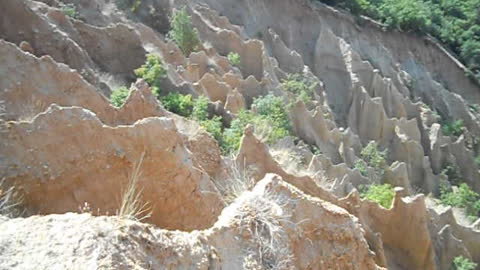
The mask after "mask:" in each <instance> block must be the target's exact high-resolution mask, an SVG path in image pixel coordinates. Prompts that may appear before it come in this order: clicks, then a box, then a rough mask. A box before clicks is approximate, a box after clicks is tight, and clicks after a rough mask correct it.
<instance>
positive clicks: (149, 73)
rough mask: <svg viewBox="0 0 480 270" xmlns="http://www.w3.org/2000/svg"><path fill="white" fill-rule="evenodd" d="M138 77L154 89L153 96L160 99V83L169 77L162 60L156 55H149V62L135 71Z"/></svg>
mask: <svg viewBox="0 0 480 270" xmlns="http://www.w3.org/2000/svg"><path fill="white" fill-rule="evenodd" d="M135 75H137V77H139V78H142V79H144V80H145V81H146V82H147V83H148V84H149V85H150V87H151V88H152V92H153V94H155V96H156V97H157V98H160V83H161V82H162V79H163V78H165V76H166V75H167V70H166V69H165V68H164V66H163V63H162V59H161V58H160V56H158V55H156V54H148V55H147V61H146V62H145V64H143V65H142V66H141V67H139V68H138V69H136V70H135Z"/></svg>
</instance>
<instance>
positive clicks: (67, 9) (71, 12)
mask: <svg viewBox="0 0 480 270" xmlns="http://www.w3.org/2000/svg"><path fill="white" fill-rule="evenodd" d="M61 9H62V12H63V13H64V14H65V15H67V16H68V17H70V18H74V19H76V18H77V17H78V13H77V8H76V7H75V5H74V4H64V3H62V4H61Z"/></svg>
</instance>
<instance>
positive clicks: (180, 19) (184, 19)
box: [169, 7, 200, 56]
mask: <svg viewBox="0 0 480 270" xmlns="http://www.w3.org/2000/svg"><path fill="white" fill-rule="evenodd" d="M170 28H171V30H170V32H169V37H170V38H171V39H172V40H173V41H175V43H177V45H178V47H179V48H180V50H182V52H183V54H184V55H185V56H188V55H190V53H192V52H194V51H196V50H197V48H198V45H200V39H199V37H198V31H197V29H195V28H194V27H193V24H192V18H191V17H190V16H189V15H188V13H187V9H186V7H183V8H182V9H180V10H176V11H175V12H174V14H173V17H172V20H171V22H170Z"/></svg>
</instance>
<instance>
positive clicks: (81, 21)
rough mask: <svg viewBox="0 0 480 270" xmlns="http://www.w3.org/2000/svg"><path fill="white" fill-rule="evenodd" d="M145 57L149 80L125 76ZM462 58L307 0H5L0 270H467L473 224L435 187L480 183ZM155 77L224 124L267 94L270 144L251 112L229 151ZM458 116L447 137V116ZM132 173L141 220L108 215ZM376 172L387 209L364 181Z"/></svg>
mask: <svg viewBox="0 0 480 270" xmlns="http://www.w3.org/2000/svg"><path fill="white" fill-rule="evenodd" d="M72 5H73V7H74V9H73V12H74V14H67V12H66V11H65V7H71V6H72ZM183 7H185V10H186V12H187V13H188V14H189V16H190V18H191V21H192V24H193V26H194V27H195V28H196V29H197V32H198V36H199V39H200V41H201V43H200V44H198V46H197V48H196V51H194V52H192V53H190V55H184V54H183V53H182V50H181V49H180V47H179V46H178V45H177V44H176V43H175V42H174V40H172V38H171V37H169V35H168V34H167V33H168V31H169V29H170V25H169V18H171V16H172V14H174V12H176V11H177V10H180V9H181V8H183ZM149 53H150V54H155V55H158V56H159V57H160V59H161V61H162V63H163V68H164V69H165V76H163V77H161V78H156V79H158V85H149V84H148V82H149V81H150V80H149V78H143V79H142V78H137V77H138V76H137V75H136V74H135V69H137V68H139V67H140V66H141V65H142V64H144V63H145V61H146V55H147V54H149ZM230 53H235V54H237V55H238V56H239V58H240V59H241V60H240V62H239V63H233V62H232V61H231V60H229V57H228V55H229V54H230ZM464 70H465V67H464V66H463V65H462V64H461V63H460V62H459V61H457V60H456V59H455V58H454V56H452V55H451V54H449V53H448V52H447V50H445V49H444V48H443V47H442V45H441V44H438V43H437V42H436V41H434V40H433V39H431V38H429V37H422V36H419V35H416V34H413V33H408V32H401V31H393V30H392V31H386V30H385V29H383V27H382V25H380V24H378V23H377V22H374V21H372V20H369V19H367V18H363V17H362V18H357V19H355V18H353V17H352V16H351V15H350V14H348V12H345V11H341V10H337V9H334V8H332V7H329V6H326V5H324V4H321V3H317V2H315V1H310V0H285V1H267V0H245V1H237V0H221V1H218V0H193V1H185V0H173V1H166V0H142V1H129V0H118V1H105V0H98V1H75V0H64V1H60V0H4V1H3V3H2V8H1V9H0V246H1V248H0V268H1V269H52V268H61V269H64V268H65V269H84V268H86V269H91V268H94V269H97V268H109V269H110V268H111V269H132V268H135V269H137V268H138V269H305V270H306V269H320V270H326V269H338V270H346V269H358V270H363V269H365V270H367V269H369V270H371V269H393V270H449V269H450V267H451V265H452V261H453V259H454V258H455V257H458V256H464V257H465V258H468V259H470V260H472V261H473V262H476V263H478V264H480V225H479V224H480V219H478V220H476V221H474V220H468V219H467V217H466V215H465V213H464V211H463V210H459V209H457V208H455V209H452V208H451V207H445V206H441V205H439V199H438V198H439V194H440V192H441V189H442V188H444V186H443V184H444V182H445V181H447V180H448V181H450V184H452V185H454V184H455V185H458V184H459V183H456V182H455V181H460V180H459V179H461V182H462V183H466V184H468V185H469V186H470V187H471V189H472V191H475V192H477V193H479V192H480V182H479V181H478V179H479V178H480V172H479V164H478V162H476V160H475V157H477V156H478V154H479V151H480V148H479V141H478V138H479V136H480V112H479V111H478V109H477V107H478V104H480V87H479V86H478V85H477V84H475V83H474V82H473V81H472V80H469V79H468V78H467V77H466V76H465V74H464ZM292 74H296V75H298V76H300V77H301V78H304V79H305V80H306V81H308V82H312V83H313V84H312V85H313V87H311V89H309V91H311V93H309V96H308V98H307V99H305V98H301V97H297V96H295V93H292V92H289V91H287V87H286V86H285V82H286V80H288V79H289V78H291V75H292ZM120 86H125V87H127V88H128V89H129V90H128V93H127V96H126V98H125V102H124V104H123V105H121V106H118V107H115V106H113V105H112V104H111V103H110V100H109V98H110V96H111V93H112V91H114V90H115V89H117V88H119V87H120ZM154 87H158V88H159V89H161V94H160V95H161V96H162V97H163V96H166V95H167V94H169V93H180V94H183V95H191V97H192V99H196V98H198V97H200V96H204V97H206V98H207V99H208V106H207V107H208V108H207V114H208V118H209V119H210V120H213V119H217V118H219V119H221V120H220V122H219V123H220V125H221V127H220V128H219V129H220V132H224V131H225V130H227V129H228V128H231V127H233V126H234V124H235V120H236V119H239V118H240V117H241V115H242V113H244V112H245V111H248V112H252V113H256V111H255V110H256V108H255V107H254V106H252V104H254V103H255V101H256V100H258V98H260V97H262V96H265V95H267V94H272V95H274V96H277V97H281V98H282V100H284V101H285V104H284V106H283V107H282V111H284V112H286V115H288V120H289V123H290V127H291V131H290V133H289V134H288V136H284V137H283V138H282V139H280V140H278V141H276V142H275V143H272V142H270V141H268V140H266V139H264V138H262V137H261V136H258V133H257V132H258V130H257V128H258V127H257V126H255V124H256V123H253V122H252V123H249V124H248V125H245V129H244V130H243V136H242V138H241V142H240V147H239V149H238V151H233V154H234V155H233V156H229V155H227V154H226V150H225V141H223V140H222V139H221V138H219V137H218V136H219V135H218V134H216V133H215V132H212V130H211V126H208V124H209V123H210V122H209V123H207V124H205V122H204V121H205V119H203V120H199V119H195V117H193V116H191V117H182V116H180V115H177V114H175V113H173V112H170V111H168V110H167V106H166V105H165V104H164V103H163V104H162V101H161V100H162V98H160V99H158V96H156V93H153V92H152V89H153V88H154ZM459 119H461V120H462V121H463V126H462V129H461V132H460V133H459V134H454V133H455V132H453V133H452V132H449V131H448V130H447V129H446V128H445V126H447V125H449V124H452V123H454V121H455V120H459ZM263 120H265V119H263ZM210 124H211V123H210ZM257 124H258V123H257ZM270 128H271V127H270ZM372 142H375V145H376V147H378V151H381V152H382V153H384V154H383V155H384V157H383V158H384V163H385V164H382V165H381V166H382V167H381V168H380V169H379V168H376V167H375V166H371V164H367V163H368V158H365V155H366V154H365V152H364V151H365V149H368V147H369V145H371V143H372ZM376 150H377V149H376ZM364 163H365V164H367V165H368V166H367V165H365V166H366V167H365V168H364V167H361V165H362V164H364ZM359 164H360V165H359ZM137 171H138V174H137V173H136V172H137ZM379 171H380V172H381V173H379ZM453 174H455V175H456V177H457V178H456V179H453V177H452V175H453ZM133 179H135V180H136V181H135V182H132V180H133ZM454 180H455V181H454ZM130 183H135V185H136V186H137V192H138V193H137V194H133V195H132V196H133V197H132V198H133V199H134V201H136V202H137V203H139V204H140V205H144V206H145V207H146V210H147V211H148V212H149V213H151V214H150V215H148V216H145V219H142V220H140V219H141V218H139V217H135V216H128V215H122V214H121V213H122V211H120V208H121V205H122V202H125V198H126V196H127V194H128V187H129V184H130ZM385 183H386V184H390V185H391V186H393V187H395V189H394V190H392V193H393V195H392V196H393V197H394V198H393V202H392V206H391V208H388V209H387V208H385V207H383V206H381V205H380V204H379V203H376V202H373V201H371V200H368V199H365V198H364V195H361V194H360V193H362V194H364V193H363V190H364V188H365V187H368V186H371V185H379V184H385ZM456 189H457V187H454V188H453V190H456ZM13 191H14V193H15V194H13V193H11V194H10V193H9V192H13ZM14 198H15V199H18V205H17V204H13V205H12V207H13V206H14V207H20V208H21V209H22V210H23V213H22V215H20V216H18V215H17V216H12V215H9V214H8V211H6V210H8V209H10V208H8V207H9V205H8V203H9V200H13V199H14ZM462 211H463V212H462ZM47 240H48V241H47ZM477 269H478V268H477Z"/></svg>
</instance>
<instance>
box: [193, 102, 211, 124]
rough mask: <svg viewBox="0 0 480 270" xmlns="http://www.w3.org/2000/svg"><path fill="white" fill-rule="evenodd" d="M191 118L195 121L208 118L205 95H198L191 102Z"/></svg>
mask: <svg viewBox="0 0 480 270" xmlns="http://www.w3.org/2000/svg"><path fill="white" fill-rule="evenodd" d="M192 118H193V119H195V120H197V121H203V120H207V119H208V98H207V97H205V96H200V97H198V98H197V99H196V100H195V101H194V102H193V110H192Z"/></svg>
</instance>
